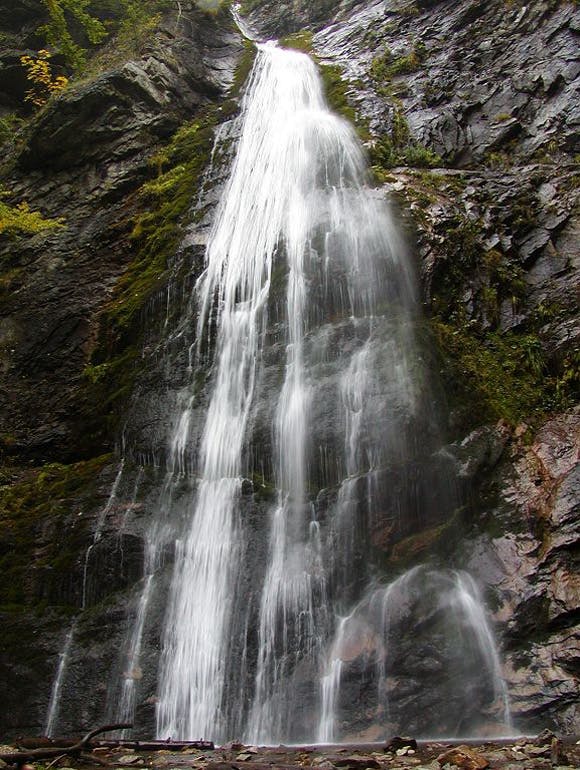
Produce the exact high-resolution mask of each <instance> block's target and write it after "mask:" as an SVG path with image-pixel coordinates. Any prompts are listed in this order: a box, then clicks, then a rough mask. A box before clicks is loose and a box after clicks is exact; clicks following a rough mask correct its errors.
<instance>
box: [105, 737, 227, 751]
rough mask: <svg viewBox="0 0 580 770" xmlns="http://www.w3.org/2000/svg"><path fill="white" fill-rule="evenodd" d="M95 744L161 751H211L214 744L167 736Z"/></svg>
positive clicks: (115, 747)
mask: <svg viewBox="0 0 580 770" xmlns="http://www.w3.org/2000/svg"><path fill="white" fill-rule="evenodd" d="M96 745H97V746H101V747H102V748H104V749H117V748H125V749H135V751H161V750H162V749H171V750H173V751H183V750H184V749H199V750H200V751H213V750H214V749H215V745H214V742H213V741H173V740H171V738H168V739H167V740H165V741H161V740H159V741H132V740H124V739H119V740H114V741H98V742H97V744H96Z"/></svg>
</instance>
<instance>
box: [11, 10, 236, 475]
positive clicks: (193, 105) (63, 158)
mask: <svg viewBox="0 0 580 770" xmlns="http://www.w3.org/2000/svg"><path fill="white" fill-rule="evenodd" d="M240 52H241V38H240V35H239V34H237V33H236V32H235V31H234V29H233V25H232V23H231V21H230V17H229V16H227V15H226V16H222V15H220V16H218V17H214V16H211V15H205V14H203V13H201V12H196V11H194V12H192V13H190V14H186V15H183V16H182V17H181V18H180V20H179V22H178V23H177V25H176V21H175V19H174V18H173V17H170V18H167V20H166V21H165V22H164V23H163V24H162V26H161V28H160V30H159V31H158V33H156V35H155V36H154V37H153V38H152V40H151V41H150V43H149V44H148V45H147V47H146V50H145V51H144V53H143V55H142V57H141V58H140V59H138V60H136V61H130V62H127V63H126V64H124V65H122V66H119V67H118V68H117V69H115V70H113V71H110V72H105V73H103V74H102V75H100V76H97V77H95V78H94V79H91V80H89V82H86V83H83V82H80V83H79V84H78V85H74V86H72V87H71V88H70V89H69V90H68V91H67V92H66V93H64V94H62V95H61V96H60V97H58V98H57V99H55V100H54V101H51V103H50V104H49V105H47V107H46V108H45V109H44V110H43V111H42V112H41V113H40V114H39V115H38V117H37V118H35V119H34V120H33V122H32V124H31V125H30V127H29V128H28V129H27V132H26V136H25V138H24V140H23V141H22V140H19V141H20V142H21V143H22V147H21V149H20V150H17V151H16V155H15V157H14V158H12V159H11V166H12V168H11V169H10V170H9V171H8V172H7V173H5V174H4V180H3V185H4V186H5V188H6V189H8V190H10V193H11V200H12V201H14V202H15V203H16V202H20V201H26V202H27V203H28V204H29V206H30V207H31V208H32V209H38V210H40V211H42V212H43V214H44V215H45V216H49V217H61V216H62V217H63V218H64V224H65V227H64V228H62V229H59V230H58V231H52V232H50V233H39V234H37V235H34V236H32V237H19V238H18V239H16V240H15V239H13V238H9V237H6V236H4V237H3V238H2V241H1V242H0V259H1V261H2V265H3V269H4V270H5V272H6V273H7V277H6V280H5V281H4V282H3V292H4V294H3V302H2V308H1V311H0V351H1V353H0V360H1V366H2V390H1V393H0V415H1V417H0V419H1V422H2V426H3V435H4V449H5V451H7V452H8V453H9V454H10V455H11V456H13V457H19V458H27V459H31V460H34V462H43V461H48V460H53V461H54V460H61V461H62V460H65V461H67V460H71V459H76V458H78V457H81V456H83V455H84V456H86V455H87V454H95V453H98V451H97V450H98V449H99V444H100V446H101V448H102V447H104V446H106V444H107V443H108V442H110V441H111V436H110V435H109V436H105V435H103V433H102V430H101V429H100V428H99V427H98V426H96V425H95V422H94V420H92V419H91V411H92V410H93V408H94V406H93V405H91V403H90V401H89V400H88V399H90V393H87V389H86V387H84V386H85V385H86V384H87V379H86V376H84V374H83V372H84V370H85V367H86V365H87V364H88V363H89V361H90V356H91V353H92V351H93V350H94V348H95V346H96V343H97V338H98V335H99V319H100V316H101V315H102V313H103V310H104V309H105V308H106V306H107V303H108V302H110V300H111V297H112V293H113V290H114V287H115V285H116V284H117V282H118V280H119V278H120V277H121V276H122V275H123V274H124V273H125V272H126V270H127V267H128V265H129V264H130V262H131V260H132V259H134V258H135V256H136V255H135V247H134V244H133V243H132V242H131V240H130V238H129V235H130V233H131V229H132V227H133V224H134V223H133V218H134V216H135V215H136V213H137V212H138V211H139V207H140V206H142V205H143V204H142V201H140V200H139V199H138V197H137V196H136V194H135V193H136V192H137V190H138V188H139V187H140V185H141V184H143V182H144V181H145V180H146V179H148V178H150V177H151V176H152V175H153V174H154V172H155V169H152V168H151V166H150V165H149V163H148V159H149V158H150V157H151V155H152V154H153V152H154V151H155V149H156V148H158V147H159V146H160V145H161V144H162V143H163V142H167V140H168V138H169V137H170V135H171V134H172V133H173V132H175V130H176V129H177V128H178V126H180V125H181V123H183V122H184V121H186V120H188V119H191V118H192V117H193V116H194V115H195V114H196V111H198V110H199V109H200V107H202V106H203V105H207V104H209V103H211V102H212V100H213V101H215V100H216V99H218V98H219V97H220V96H222V97H223V96H224V95H225V93H226V92H227V90H228V88H229V87H230V85H231V83H232V80H233V72H234V69H235V65H236V61H237V58H238V57H239V55H240ZM192 192H193V191H192ZM101 427H102V426H101Z"/></svg>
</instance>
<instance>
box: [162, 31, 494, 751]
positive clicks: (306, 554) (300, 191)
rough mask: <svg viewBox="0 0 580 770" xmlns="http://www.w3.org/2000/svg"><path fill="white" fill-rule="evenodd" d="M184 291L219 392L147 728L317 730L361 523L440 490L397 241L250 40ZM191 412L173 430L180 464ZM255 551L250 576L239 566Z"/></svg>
mask: <svg viewBox="0 0 580 770" xmlns="http://www.w3.org/2000/svg"><path fill="white" fill-rule="evenodd" d="M196 298H197V306H198V323H197V344H196V349H197V358H196V360H195V362H194V365H193V369H194V370H195V369H196V368H200V367H201V366H203V365H207V362H208V356H209V357H210V359H209V360H211V351H212V348H213V350H214V352H213V360H214V364H213V378H212V379H211V380H210V382H212V383H213V384H212V385H211V390H210V392H209V394H208V396H207V402H208V405H207V414H206V418H205V424H204V426H203V429H202V432H201V441H200V448H199V453H198V454H199V459H198V461H197V468H198V470H197V471H196V473H197V474H198V475H199V482H198V484H197V491H196V493H195V495H194V496H192V498H191V500H190V502H189V504H188V506H186V507H189V514H188V515H187V517H186V523H185V526H184V529H183V531H182V534H181V535H180V536H179V538H178V542H177V547H176V558H175V567H174V576H173V580H172V587H171V601H170V606H169V612H168V615H167V619H166V630H165V635H164V649H163V655H162V664H161V681H160V688H159V703H158V708H157V720H158V732H159V735H160V736H161V737H166V736H172V737H174V738H177V737H181V738H187V737H194V736H195V737H212V738H216V739H218V740H220V739H226V738H231V737H232V736H234V735H235V734H238V733H237V732H236V731H239V730H242V731H243V732H244V733H245V735H246V738H247V739H248V740H251V741H254V742H272V741H279V740H312V739H313V738H314V737H316V735H317V736H318V738H319V739H320V740H331V739H333V738H334V737H335V727H334V726H335V721H336V716H335V713H334V712H335V709H336V705H337V702H338V699H339V691H340V681H341V671H342V667H343V660H342V659H341V658H340V655H339V652H338V650H339V648H340V646H341V644H340V634H341V631H340V629H343V632H345V628H346V627H345V620H344V617H343V618H342V619H340V617H339V615H338V613H341V614H342V615H343V616H344V613H345V612H347V611H348V610H349V609H350V610H352V607H353V605H354V604H356V600H357V598H359V597H360V595H361V591H364V590H365V586H366V585H368V583H369V579H370V574H371V571H370V570H369V565H368V552H369V545H370V542H372V539H373V533H374V532H375V530H376V529H377V527H378V526H380V525H382V526H385V525H386V526H387V528H392V529H394V530H397V528H398V529H400V530H401V531H402V532H405V528H406V527H408V526H409V527H412V525H413V523H417V520H421V519H426V520H429V515H430V513H429V505H428V502H427V501H428V499H429V497H430V496H431V495H433V493H436V494H437V496H438V501H437V508H438V510H437V511H436V512H435V514H434V517H435V518H436V519H437V520H444V519H445V518H446V516H447V515H448V513H449V512H450V510H451V508H452V506H453V503H454V502H455V501H454V497H453V494H450V493H449V490H448V489H447V485H446V483H445V480H444V478H443V480H442V478H441V477H444V476H445V473H444V472H442V470H441V468H440V467H437V462H438V461H434V460H433V453H434V450H435V448H436V427H435V426H434V423H433V421H432V420H431V415H430V409H429V406H428V405H427V401H428V399H429V393H428V389H427V388H426V386H425V384H424V383H425V375H424V372H423V371H422V364H421V360H420V355H419V354H418V352H417V347H416V345H415V342H414V323H415V320H416V298H415V291H414V281H413V276H412V271H411V269H410V267H409V260H408V259H407V257H406V252H405V249H404V245H403V243H402V242H401V240H400V238H399V237H398V235H397V231H396V229H395V228H394V226H393V224H392V221H391V219H390V215H389V212H388V209H387V207H386V205H385V203H384V201H383V200H381V198H380V196H377V195H375V194H374V193H373V191H372V190H371V189H370V188H369V187H368V185H367V181H366V168H365V161H364V156H363V153H362V151H361V149H360V146H359V143H358V141H357V139H356V136H355V134H354V132H353V131H352V129H351V128H350V127H349V126H348V125H347V124H346V123H345V122H344V121H342V120H341V119H340V118H338V117H336V116H334V115H333V114H331V113H330V111H329V110H328V108H327V106H326V104H325V100H324V96H323V92H322V87H321V82H320V79H319V76H318V73H317V70H316V67H315V66H314V64H313V63H312V61H311V60H310V59H309V58H308V57H307V56H305V55H304V54H301V53H298V52H295V51H288V50H282V49H280V48H278V47H277V46H276V45H274V44H265V45H261V46H259V50H258V56H257V60H256V63H255V65H254V69H253V72H252V75H251V78H250V82H249V86H248V89H247V94H246V97H245V100H244V104H243V110H242V116H241V136H240V140H239V146H238V150H237V155H236V158H235V160H234V163H233V167H232V171H231V175H230V178H229V181H228V183H227V186H226V189H225V192H224V195H223V197H222V201H221V204H220V206H219V209H218V212H217V216H216V219H215V224H214V226H213V230H212V233H211V236H210V240H209V244H208V246H207V250H206V267H205V271H204V273H203V275H202V276H201V278H200V280H199V281H198V284H197V287H196ZM208 351H209V353H208ZM204 356H205V357H204ZM422 382H423V384H422V385H421V383H422ZM190 408H191V403H190V404H189V406H188V408H187V409H186V410H185V411H184V412H183V413H182V414H181V416H180V417H179V419H178V420H177V421H176V422H177V425H178V429H177V431H176V433H175V434H174V437H173V439H172V442H171V444H172V456H175V455H176V453H177V456H178V457H179V458H181V459H180V460H179V464H180V467H182V465H183V458H184V456H185V451H186V450H185V448H186V440H189V441H192V435H191V430H190V428H191V426H190V417H191V412H190ZM421 474H423V476H421ZM244 475H245V477H246V478H250V479H254V482H255V481H256V480H257V479H261V480H262V482H264V481H267V483H268V485H270V486H271V487H272V488H273V489H275V492H274V493H273V500H272V502H271V503H270V505H269V506H265V511H264V513H267V516H268V518H269V520H270V526H269V529H270V532H269V544H268V545H267V550H266V551H264V545H263V544H261V540H262V539H263V536H264V535H263V523H262V522H263V519H262V521H260V522H259V523H258V522H256V521H255V520H254V521H253V522H252V523H248V522H247V521H245V519H244V517H243V515H242V514H241V512H242V510H245V509H247V506H246V505H245V503H244V491H243V483H242V480H243V476H244ZM262 486H266V485H265V484H263V483H262ZM254 489H255V488H254ZM333 489H334V490H335V491H334V492H332V490H333ZM317 490H326V491H327V492H328V490H330V492H329V493H328V494H327V495H326V499H321V495H320V493H319V494H317ZM386 501H387V502H386ZM385 509H386V510H385ZM431 517H432V518H433V513H431ZM250 518H252V517H251V516H250ZM187 522H189V523H187ZM260 553H261V554H263V556H264V557H266V566H265V570H263V571H262V570H261V569H260V565H259V563H255V564H252V565H250V566H249V567H248V566H247V565H246V563H245V556H246V555H247V554H252V555H254V557H256V555H257V554H260ZM258 561H260V560H259V559H258ZM242 586H243V587H244V590H245V591H246V594H245V595H244V594H242V592H241V587H242ZM470 595H472V596H473V593H472V594H470ZM337 624H338V626H337ZM335 627H337V628H338V631H337V632H336V633H335V641H334V643H333V642H332V638H333V629H334V628H335ZM349 633H350V632H349ZM336 634H338V636H336ZM238 636H240V637H241V641H239V640H237V641H234V640H236V639H237V637H238ZM351 642H352V640H351ZM352 643H353V644H355V646H356V643H355V642H352ZM328 649H330V654H328V653H327V650H328ZM333 650H334V652H335V653H336V654H333V652H332V651H333ZM252 652H253V653H254V655H253V656H252V654H251V653H252ZM373 665H374V664H373ZM377 666H378V664H377ZM377 666H376V667H375V668H376V673H377V678H378V679H379V680H380V679H381V677H382V679H383V680H384V679H385V676H386V674H385V670H384V667H383V669H381V668H380V666H378V667H377ZM496 674H497V672H495V673H494V676H495V675H496ZM317 682H320V685H319V686H317V685H316V683H317ZM380 687H382V688H383V689H384V687H385V685H384V682H383V684H382V685H380ZM378 708H379V706H377V709H378ZM312 712H318V713H319V714H320V723H319V726H318V730H317V733H313V723H312ZM309 713H310V716H309Z"/></svg>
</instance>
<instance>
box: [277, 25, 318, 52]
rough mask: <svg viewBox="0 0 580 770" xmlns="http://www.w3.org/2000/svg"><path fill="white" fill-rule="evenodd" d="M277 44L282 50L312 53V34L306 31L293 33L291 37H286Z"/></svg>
mask: <svg viewBox="0 0 580 770" xmlns="http://www.w3.org/2000/svg"><path fill="white" fill-rule="evenodd" d="M278 42H279V44H280V46H281V47H282V48H293V49H295V50H296V51H304V53H312V32H311V31H310V30H308V29H303V30H301V31H300V32H295V33H294V34H293V35H287V36H286V37H283V38H281V39H280V40H279V41H278Z"/></svg>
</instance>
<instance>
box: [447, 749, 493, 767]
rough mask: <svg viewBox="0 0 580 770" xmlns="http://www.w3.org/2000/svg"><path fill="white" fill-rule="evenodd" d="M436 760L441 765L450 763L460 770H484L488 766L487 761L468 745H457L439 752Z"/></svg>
mask: <svg viewBox="0 0 580 770" xmlns="http://www.w3.org/2000/svg"><path fill="white" fill-rule="evenodd" d="M437 762H438V763H439V764H440V765H441V766H442V767H444V766H445V765H447V764H450V765H454V766H455V767H460V768H462V770H485V768H486V767H489V761H488V760H487V759H485V757H483V756H481V754H479V753H478V752H477V751H475V750H474V749H471V748H469V747H468V746H457V747H455V748H452V749H450V750H449V751H445V752H443V754H439V756H438V757H437Z"/></svg>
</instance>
